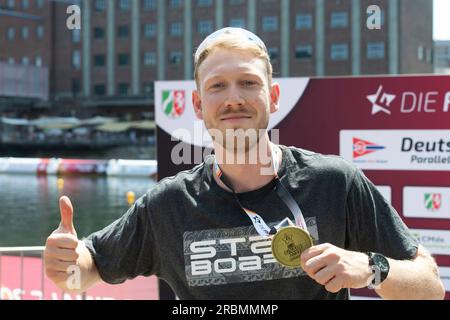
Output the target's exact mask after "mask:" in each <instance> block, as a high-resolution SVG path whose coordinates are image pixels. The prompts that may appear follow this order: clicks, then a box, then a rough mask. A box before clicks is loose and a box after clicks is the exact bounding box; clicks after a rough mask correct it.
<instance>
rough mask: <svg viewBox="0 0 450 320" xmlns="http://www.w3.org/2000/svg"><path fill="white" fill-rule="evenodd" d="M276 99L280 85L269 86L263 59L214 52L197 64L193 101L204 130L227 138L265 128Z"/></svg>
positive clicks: (232, 52) (237, 51)
mask: <svg viewBox="0 0 450 320" xmlns="http://www.w3.org/2000/svg"><path fill="white" fill-rule="evenodd" d="M278 97H279V86H278V84H272V85H269V83H268V79H267V71H266V67H265V64H264V61H263V60H262V59H260V58H256V57H255V56H254V55H253V54H252V53H250V52H247V51H243V50H226V49H215V50H214V51H213V52H212V53H211V54H210V55H209V56H208V57H207V58H206V59H205V60H204V61H203V63H202V64H201V65H200V68H199V70H198V90H197V91H194V93H193V97H192V99H193V104H194V108H195V112H196V115H197V117H198V118H199V119H202V120H204V121H205V126H206V128H207V129H208V130H209V131H210V132H211V129H216V130H217V131H218V132H220V133H222V137H224V139H226V138H225V137H226V136H227V135H229V134H230V132H234V131H235V130H236V129H243V130H248V129H252V130H256V132H258V133H259V131H260V129H264V130H265V129H267V126H268V123H269V114H270V113H272V112H275V111H276V110H278ZM227 129H230V130H227ZM258 136H259V135H258Z"/></svg>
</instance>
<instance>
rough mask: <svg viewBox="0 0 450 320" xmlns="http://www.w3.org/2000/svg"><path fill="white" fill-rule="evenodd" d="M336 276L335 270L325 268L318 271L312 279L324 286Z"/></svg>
mask: <svg viewBox="0 0 450 320" xmlns="http://www.w3.org/2000/svg"><path fill="white" fill-rule="evenodd" d="M335 275H336V273H335V272H334V270H333V268H330V267H325V268H322V269H320V270H319V271H317V272H316V273H315V274H314V276H313V277H312V278H313V279H314V280H316V282H317V283H320V284H321V285H323V286H324V285H326V284H327V283H328V282H330V281H331V280H332V279H333V278H334V277H335Z"/></svg>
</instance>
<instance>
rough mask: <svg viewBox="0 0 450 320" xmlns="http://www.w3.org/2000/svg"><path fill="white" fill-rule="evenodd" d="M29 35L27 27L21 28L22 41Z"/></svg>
mask: <svg viewBox="0 0 450 320" xmlns="http://www.w3.org/2000/svg"><path fill="white" fill-rule="evenodd" d="M29 35H30V30H29V29H28V27H22V39H28V36H29Z"/></svg>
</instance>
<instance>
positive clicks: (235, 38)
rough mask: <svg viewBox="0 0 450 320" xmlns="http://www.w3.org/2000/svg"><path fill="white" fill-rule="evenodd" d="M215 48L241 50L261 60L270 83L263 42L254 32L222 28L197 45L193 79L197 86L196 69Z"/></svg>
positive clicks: (270, 72) (270, 76)
mask: <svg viewBox="0 0 450 320" xmlns="http://www.w3.org/2000/svg"><path fill="white" fill-rule="evenodd" d="M216 49H226V50H242V51H246V52H250V53H252V54H253V55H254V56H255V57H256V58H258V59H261V60H263V62H264V65H265V66H266V72H267V80H268V84H269V85H270V84H271V83H272V73H273V68H272V64H271V63H270V56H269V54H268V52H267V48H266V46H265V44H264V42H263V41H262V40H261V39H260V38H259V37H258V36H256V35H255V34H253V33H251V32H250V31H248V30H245V29H241V28H223V29H220V30H218V31H216V32H214V33H212V34H211V35H209V36H208V37H206V39H205V40H203V42H202V43H201V44H200V45H199V46H198V48H197V50H196V52H195V54H194V79H195V83H196V84H197V88H198V89H200V88H199V79H198V70H199V68H200V65H201V64H202V63H203V61H205V60H206V58H207V57H208V56H209V55H210V54H211V53H212V52H214V50H216Z"/></svg>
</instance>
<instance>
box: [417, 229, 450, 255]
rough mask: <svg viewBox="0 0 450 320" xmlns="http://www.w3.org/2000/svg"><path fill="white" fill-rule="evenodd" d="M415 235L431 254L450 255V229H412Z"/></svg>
mask: <svg viewBox="0 0 450 320" xmlns="http://www.w3.org/2000/svg"><path fill="white" fill-rule="evenodd" d="M410 230H411V233H412V234H413V236H414V237H415V238H416V239H417V240H418V241H419V242H420V244H421V245H423V246H424V247H425V248H427V249H428V250H429V251H430V252H431V254H441V255H450V231H449V230H430V229H410Z"/></svg>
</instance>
